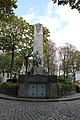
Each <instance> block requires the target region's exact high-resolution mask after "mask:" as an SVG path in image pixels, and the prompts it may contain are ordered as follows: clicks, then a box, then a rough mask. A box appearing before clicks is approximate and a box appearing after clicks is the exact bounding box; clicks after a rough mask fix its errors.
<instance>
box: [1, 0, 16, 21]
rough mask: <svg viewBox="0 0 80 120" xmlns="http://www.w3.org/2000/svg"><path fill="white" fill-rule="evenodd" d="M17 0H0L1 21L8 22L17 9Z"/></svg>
mask: <svg viewBox="0 0 80 120" xmlns="http://www.w3.org/2000/svg"><path fill="white" fill-rule="evenodd" d="M16 2H17V0H0V20H2V21H6V20H7V19H8V18H10V17H11V16H12V15H13V14H14V11H13V9H14V8H17V5H16Z"/></svg>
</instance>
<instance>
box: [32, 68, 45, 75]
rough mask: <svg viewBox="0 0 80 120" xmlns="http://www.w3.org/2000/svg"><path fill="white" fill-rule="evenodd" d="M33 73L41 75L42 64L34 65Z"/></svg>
mask: <svg viewBox="0 0 80 120" xmlns="http://www.w3.org/2000/svg"><path fill="white" fill-rule="evenodd" d="M33 74H34V75H36V74H38V75H43V68H42V66H39V67H38V66H34V72H33Z"/></svg>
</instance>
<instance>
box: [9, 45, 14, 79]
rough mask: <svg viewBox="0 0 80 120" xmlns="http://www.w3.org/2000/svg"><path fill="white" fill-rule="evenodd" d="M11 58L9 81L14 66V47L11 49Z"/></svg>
mask: <svg viewBox="0 0 80 120" xmlns="http://www.w3.org/2000/svg"><path fill="white" fill-rule="evenodd" d="M11 55H12V58H11V74H10V79H11V78H12V73H13V65H14V47H13V48H12V53H11Z"/></svg>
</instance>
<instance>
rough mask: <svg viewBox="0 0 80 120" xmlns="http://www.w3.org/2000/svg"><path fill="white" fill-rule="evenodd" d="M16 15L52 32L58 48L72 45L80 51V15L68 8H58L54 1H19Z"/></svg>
mask: <svg viewBox="0 0 80 120" xmlns="http://www.w3.org/2000/svg"><path fill="white" fill-rule="evenodd" d="M17 5H18V8H17V9H16V10H15V13H16V15H18V16H20V17H23V18H24V19H25V20H26V21H27V22H29V23H30V24H36V23H42V24H43V26H44V27H47V28H48V29H49V31H50V35H51V36H50V39H52V41H53V42H54V43H56V46H57V47H59V46H64V45H65V43H70V44H72V45H74V46H75V47H76V48H78V49H79V50H80V13H78V11H77V10H71V8H70V7H68V6H57V5H56V4H53V2H52V0H18V2H17Z"/></svg>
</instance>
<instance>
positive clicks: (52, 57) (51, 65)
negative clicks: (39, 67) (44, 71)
mask: <svg viewBox="0 0 80 120" xmlns="http://www.w3.org/2000/svg"><path fill="white" fill-rule="evenodd" d="M56 50H57V48H56V45H55V43H53V42H52V41H51V40H50V41H48V56H47V57H48V58H47V67H48V73H49V74H52V75H53V74H55V72H56Z"/></svg>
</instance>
